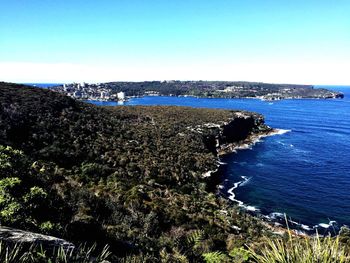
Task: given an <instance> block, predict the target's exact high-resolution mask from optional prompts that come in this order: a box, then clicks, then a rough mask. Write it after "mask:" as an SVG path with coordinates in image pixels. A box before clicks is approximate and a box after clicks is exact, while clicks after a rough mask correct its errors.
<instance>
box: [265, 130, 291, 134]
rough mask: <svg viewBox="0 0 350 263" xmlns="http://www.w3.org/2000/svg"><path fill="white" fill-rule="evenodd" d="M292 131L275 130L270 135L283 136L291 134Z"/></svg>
mask: <svg viewBox="0 0 350 263" xmlns="http://www.w3.org/2000/svg"><path fill="white" fill-rule="evenodd" d="M291 131H292V130H286V129H275V130H274V131H273V132H272V133H271V134H270V135H282V134H285V133H288V132H291Z"/></svg>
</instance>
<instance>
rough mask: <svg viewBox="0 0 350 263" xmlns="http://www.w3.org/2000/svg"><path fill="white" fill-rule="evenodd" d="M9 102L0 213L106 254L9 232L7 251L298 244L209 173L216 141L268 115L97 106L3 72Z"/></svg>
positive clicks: (159, 253)
mask: <svg viewBox="0 0 350 263" xmlns="http://www.w3.org/2000/svg"><path fill="white" fill-rule="evenodd" d="M0 105H1V106H0V221H1V224H2V225H5V226H9V227H15V228H20V229H23V230H30V231H33V232H38V233H43V234H49V235H53V236H57V237H59V238H63V239H66V240H68V241H70V242H73V243H74V244H76V245H78V244H87V245H86V247H91V246H92V245H93V244H95V243H96V247H95V248H94V251H96V254H97V255H100V257H101V258H100V259H98V258H97V259H96V258H95V257H96V255H95V252H94V253H92V252H89V251H90V250H89V249H85V248H84V249H80V250H79V249H77V250H75V252H74V253H73V254H69V253H70V252H69V251H66V250H64V249H63V248H57V249H56V250H55V251H49V250H46V248H43V249H41V248H40V247H38V246H36V247H32V248H28V247H25V246H23V247H19V245H15V246H14V245H11V244H7V243H6V244H5V243H4V244H3V247H2V248H1V250H0V258H1V257H2V258H6V259H9V258H16V260H17V259H18V260H17V261H12V262H21V261H20V260H19V257H21V256H30V257H32V258H37V259H38V261H35V262H41V261H39V259H40V260H41V259H42V258H41V257H43V260H42V262H65V261H63V260H62V258H63V259H64V258H66V257H70V258H69V260H67V262H90V261H89V260H91V262H94V261H93V260H94V258H95V262H99V260H100V261H101V260H102V258H108V260H110V261H111V262H254V260H255V261H259V260H261V259H263V258H261V257H262V256H264V255H267V252H266V251H273V249H272V246H273V244H277V245H276V246H278V244H280V245H281V246H282V245H283V246H284V247H285V248H286V249H285V251H287V253H292V252H291V251H290V250H291V249H292V248H293V246H292V245H291V242H289V241H288V240H285V241H283V242H282V241H278V239H274V238H273V237H272V234H271V233H270V232H269V231H268V230H267V229H265V228H264V227H263V225H262V224H261V223H260V221H259V220H258V219H256V218H253V217H251V216H249V215H247V214H245V213H244V212H242V211H240V210H239V209H238V208H236V207H234V206H233V205H232V204H230V203H229V202H228V201H227V200H225V199H223V198H221V197H220V196H218V195H216V193H215V191H214V192H213V191H212V190H213V185H212V184H213V180H214V179H217V178H215V177H216V176H217V175H216V176H212V177H203V173H205V172H207V171H208V170H215V169H216V168H217V165H216V160H217V156H216V154H217V153H216V148H215V144H216V140H218V141H219V143H221V144H224V143H229V142H235V141H238V140H242V139H245V138H246V137H247V136H248V135H249V134H250V133H252V132H258V131H259V130H264V129H265V128H266V127H265V126H264V125H263V123H262V119H261V116H260V115H257V114H252V113H246V112H244V113H243V114H244V115H245V117H246V118H244V117H238V115H237V113H236V112H233V111H223V110H209V109H193V108H183V107H160V106H154V107H113V108H108V107H106V108H104V107H96V106H93V105H89V104H85V103H82V102H79V101H75V100H73V99H70V98H68V97H65V96H63V95H60V94H58V93H55V92H51V91H48V90H42V89H35V88H28V87H26V86H22V85H14V84H7V83H0ZM240 114H242V113H240ZM224 123H226V124H225V125H224ZM204 124H210V125H204ZM213 124H219V126H220V125H222V126H225V128H219V127H217V126H215V125H213ZM214 190H215V189H214ZM348 235H349V231H347V230H346V229H343V237H342V239H340V241H339V242H341V243H342V244H343V243H344V244H345V243H346V242H348V240H349V238H348ZM266 237H268V238H269V239H271V241H270V242H271V243H266V242H265V241H264V240H265V238H266ZM293 240H294V239H293ZM326 240H328V241H325V242H329V243H331V242H333V239H326ZM264 242H265V243H264ZM276 242H277V243H276ZM278 242H282V243H278ZM288 242H289V243H288ZM293 242H294V241H293ZM334 242H338V241H337V240H335V241H334ZM106 244H107V245H108V246H109V250H108V251H107V250H106V249H104V247H105V245H106ZM266 244H267V245H266ZM268 244H270V247H269V246H268ZM300 244H304V243H300ZM305 244H306V243H305ZM310 244H311V243H310ZM336 244H339V243H336ZM265 245H266V246H265ZM322 245H323V242H321V246H322ZM305 246H306V247H307V245H305ZM311 247H312V246H311ZM248 248H249V249H248ZM338 248H342V246H341V245H339V247H338V245H337V247H329V249H330V250H332V251H333V250H334V249H338ZM281 249H282V247H281ZM79 251H83V252H79ZM67 253H68V254H67ZM330 253H331V252H330ZM332 253H333V252H332ZM335 253H337V252H335ZM77 255H78V256H77ZM60 257H61V258H60ZM78 257H80V258H78ZM50 260H51V261H50ZM60 260H61V261H60ZM84 260H85V261H84ZM346 260H348V259H347V258H346ZM4 262H6V261H4ZM8 262H11V261H8ZM23 262H31V261H30V260H29V259H28V260H27V261H23ZM33 262H34V261H33ZM276 262H280V261H276ZM288 262H292V261H288ZM345 262H346V261H345Z"/></svg>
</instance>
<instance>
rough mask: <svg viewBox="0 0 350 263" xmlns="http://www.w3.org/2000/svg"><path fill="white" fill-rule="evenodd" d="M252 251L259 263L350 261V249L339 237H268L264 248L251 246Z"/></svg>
mask: <svg viewBox="0 0 350 263" xmlns="http://www.w3.org/2000/svg"><path fill="white" fill-rule="evenodd" d="M251 253H252V257H253V258H254V260H255V261H256V262H259V263H260V262H261V263H274V262H276V263H277V262H278V263H294V262H298V263H311V262H320V263H333V262H338V263H344V262H350V254H349V250H348V249H346V247H345V246H344V245H342V244H341V243H340V242H339V237H336V238H332V237H325V238H321V237H319V236H316V237H305V238H293V237H291V236H290V237H289V239H288V240H287V241H285V240H282V239H267V240H266V243H265V245H264V246H263V248H262V249H259V251H256V250H254V249H252V248H251Z"/></svg>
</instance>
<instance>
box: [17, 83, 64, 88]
mask: <svg viewBox="0 0 350 263" xmlns="http://www.w3.org/2000/svg"><path fill="white" fill-rule="evenodd" d="M23 84H25V85H29V86H33V87H37V88H44V89H47V88H50V87H54V86H59V85H63V84H62V83H23Z"/></svg>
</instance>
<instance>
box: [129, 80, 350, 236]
mask: <svg viewBox="0 0 350 263" xmlns="http://www.w3.org/2000/svg"><path fill="white" fill-rule="evenodd" d="M327 88H330V89H333V90H337V91H341V92H343V93H344V94H345V98H344V99H330V100H315V99H301V100H281V101H273V102H268V101H261V100H256V99H204V98H193V97H143V98H135V99H131V100H130V101H128V102H127V103H125V105H179V106H191V107H205V108H221V109H241V110H249V111H255V112H259V113H261V114H263V115H264V116H265V122H266V123H267V124H268V125H270V126H271V127H273V128H278V129H283V130H284V132H283V133H281V134H279V135H274V136H271V137H266V138H264V139H262V140H261V141H260V142H258V143H256V144H255V145H254V146H253V147H251V149H247V150H240V151H239V152H238V153H237V154H228V155H226V156H224V157H223V158H222V160H221V161H222V162H223V163H225V165H223V166H222V167H221V169H222V174H223V180H222V186H223V188H222V189H221V192H222V194H223V195H224V196H226V197H227V198H229V197H231V199H233V198H232V194H230V192H231V193H232V192H233V193H234V199H235V200H239V201H241V202H243V204H244V207H246V208H247V209H248V210H250V211H253V212H254V211H255V212H259V213H260V214H263V215H267V216H269V217H270V218H274V217H282V215H283V214H284V213H285V214H286V215H287V217H288V218H289V220H290V224H293V222H294V224H295V225H298V226H301V228H302V229H304V230H311V229H315V227H317V228H318V229H319V232H322V231H323V230H324V229H329V228H332V227H331V226H332V225H333V226H334V227H337V228H339V227H340V226H342V225H350V87H344V86H331V87H327ZM235 184H236V185H235ZM234 186H237V188H234ZM232 188H234V189H232ZM230 190H231V191H230ZM233 202H237V201H233ZM333 221H336V222H333Z"/></svg>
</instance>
